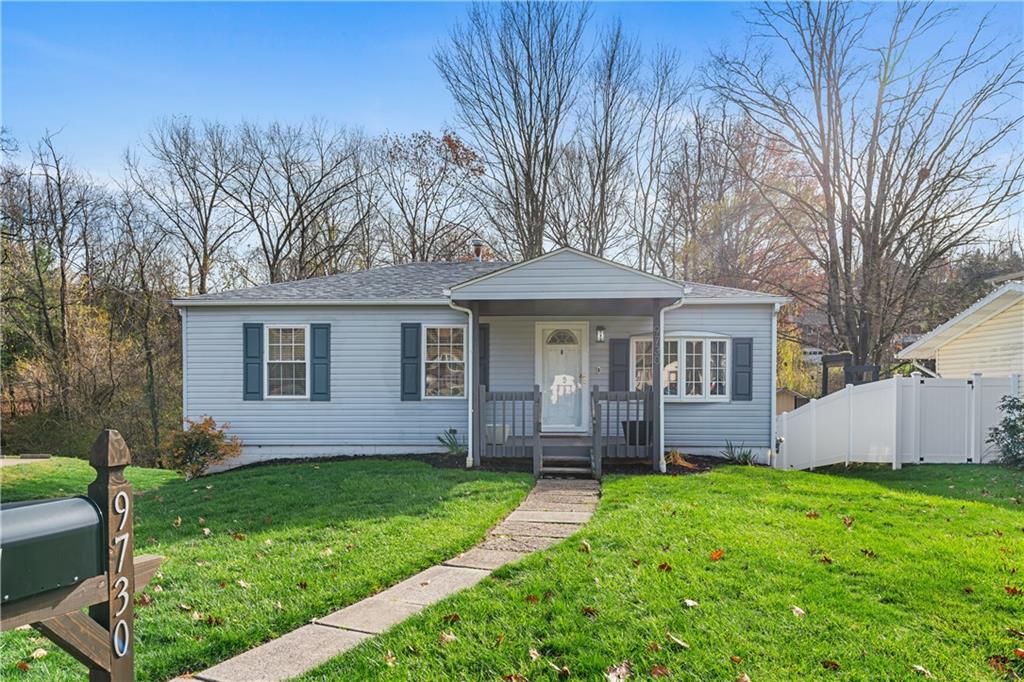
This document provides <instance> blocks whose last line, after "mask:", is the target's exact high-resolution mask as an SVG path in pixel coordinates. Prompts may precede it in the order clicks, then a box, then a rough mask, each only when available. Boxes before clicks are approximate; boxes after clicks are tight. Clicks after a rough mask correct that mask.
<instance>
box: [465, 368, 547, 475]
mask: <svg viewBox="0 0 1024 682" xmlns="http://www.w3.org/2000/svg"><path fill="white" fill-rule="evenodd" d="M477 390H478V391H479V393H480V400H479V402H478V403H477V404H478V405H480V410H479V411H478V413H477V430H476V433H477V444H478V448H477V452H478V453H479V455H482V456H483V457H531V458H532V460H533V473H534V475H538V474H540V467H541V444H540V431H541V429H540V419H541V392H540V386H536V385H535V386H534V387H533V390H532V391H488V390H487V389H486V387H484V386H480V387H478V388H477ZM476 464H479V461H477V462H476Z"/></svg>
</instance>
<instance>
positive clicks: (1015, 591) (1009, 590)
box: [1003, 585, 1021, 597]
mask: <svg viewBox="0 0 1024 682" xmlns="http://www.w3.org/2000/svg"><path fill="white" fill-rule="evenodd" d="M1003 589H1005V590H1006V594H1008V595H1010V596H1011V597H1016V596H1017V595H1019V594H1021V589H1020V588H1019V587H1014V586H1013V585H1007V586H1006V587H1004V588H1003Z"/></svg>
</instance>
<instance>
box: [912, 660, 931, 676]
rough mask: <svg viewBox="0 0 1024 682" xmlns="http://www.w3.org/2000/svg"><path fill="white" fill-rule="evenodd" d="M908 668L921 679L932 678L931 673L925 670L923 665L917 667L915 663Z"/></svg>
mask: <svg viewBox="0 0 1024 682" xmlns="http://www.w3.org/2000/svg"><path fill="white" fill-rule="evenodd" d="M910 668H911V670H913V671H914V672H915V673H917V674H918V675H921V676H922V677H932V673H931V671H930V670H928V668H925V667H924V666H923V665H917V664H916V663H915V664H914V665H912V666H910Z"/></svg>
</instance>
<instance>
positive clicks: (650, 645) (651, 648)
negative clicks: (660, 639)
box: [647, 642, 661, 653]
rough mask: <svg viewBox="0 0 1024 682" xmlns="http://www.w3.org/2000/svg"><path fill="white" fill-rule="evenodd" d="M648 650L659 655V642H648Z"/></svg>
mask: <svg viewBox="0 0 1024 682" xmlns="http://www.w3.org/2000/svg"><path fill="white" fill-rule="evenodd" d="M647 650H648V651H650V652H651V653H657V652H659V651H661V645H660V644H658V643H657V642H648V643H647Z"/></svg>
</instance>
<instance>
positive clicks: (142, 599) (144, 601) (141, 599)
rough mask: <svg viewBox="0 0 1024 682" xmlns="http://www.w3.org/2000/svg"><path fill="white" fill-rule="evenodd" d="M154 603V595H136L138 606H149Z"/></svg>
mask: <svg viewBox="0 0 1024 682" xmlns="http://www.w3.org/2000/svg"><path fill="white" fill-rule="evenodd" d="M152 603H153V597H151V596H149V595H148V594H145V593H143V594H140V595H138V596H137V597H135V605H136V606H149V605H150V604H152Z"/></svg>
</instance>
